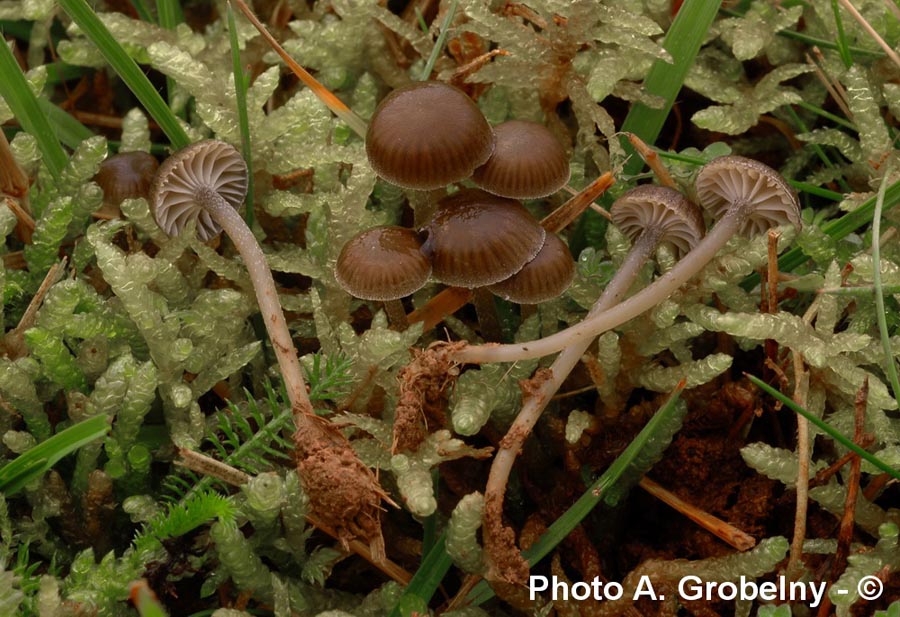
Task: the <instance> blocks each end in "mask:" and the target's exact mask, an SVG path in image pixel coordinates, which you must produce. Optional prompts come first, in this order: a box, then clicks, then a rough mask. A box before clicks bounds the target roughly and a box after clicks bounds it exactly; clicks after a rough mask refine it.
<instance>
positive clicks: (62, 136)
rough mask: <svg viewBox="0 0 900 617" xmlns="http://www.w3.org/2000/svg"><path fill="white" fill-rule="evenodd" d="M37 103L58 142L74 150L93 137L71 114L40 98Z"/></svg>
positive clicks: (89, 130) (92, 133) (90, 131)
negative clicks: (54, 132)
mask: <svg viewBox="0 0 900 617" xmlns="http://www.w3.org/2000/svg"><path fill="white" fill-rule="evenodd" d="M37 102H38V105H40V107H41V110H42V111H43V112H44V114H45V115H46V116H47V119H48V120H49V121H50V123H51V124H52V125H53V127H54V129H55V131H56V135H57V137H59V140H60V141H61V142H62V143H64V144H65V145H66V146H68V147H69V148H72V149H73V150H74V149H75V147H76V146H78V144H80V143H81V142H82V141H84V140H85V139H87V138H88V137H93V136H94V132H93V131H92V130H91V129H89V128H88V127H86V126H85V125H83V124H82V123H81V122H79V121H78V120H77V119H76V118H75V117H73V116H72V114H70V113H68V112H66V111H65V110H63V109H60V108H59V107H57V106H56V105H54V104H53V103H51V102H50V101H48V100H46V99H43V98H40V99H38V100H37Z"/></svg>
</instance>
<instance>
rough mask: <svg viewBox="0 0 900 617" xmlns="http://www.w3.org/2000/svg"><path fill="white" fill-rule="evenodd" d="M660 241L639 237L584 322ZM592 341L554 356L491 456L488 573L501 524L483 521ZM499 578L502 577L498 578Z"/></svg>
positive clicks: (618, 291)
mask: <svg viewBox="0 0 900 617" xmlns="http://www.w3.org/2000/svg"><path fill="white" fill-rule="evenodd" d="M660 238H661V230H660V229H659V228H658V227H649V228H647V229H646V230H644V232H643V233H641V235H640V236H639V237H638V239H637V240H636V241H635V243H634V245H633V246H632V247H631V250H630V251H629V252H628V255H627V256H626V257H625V260H624V261H623V262H622V265H621V266H620V267H619V269H618V271H616V275H615V276H614V277H613V279H612V280H611V281H610V282H609V284H608V285H607V286H606V289H604V290H603V293H602V294H601V295H600V297H599V298H597V301H596V302H595V303H594V306H592V307H591V310H590V312H589V313H588V318H590V317H591V316H593V315H596V314H598V313H601V312H603V311H605V310H607V309H608V308H610V307H612V306H614V305H615V304H617V303H618V302H619V301H620V300H621V299H622V297H623V296H624V295H625V294H626V293H627V292H628V290H629V289H630V288H631V286H632V285H633V284H634V281H635V279H636V278H637V275H638V273H639V272H640V271H641V268H643V266H644V264H645V263H647V260H648V259H649V258H650V256H651V255H652V254H653V252H654V251H655V250H656V247H657V246H658V245H659V240H660ZM593 341H594V337H592V336H590V337H589V336H586V337H583V338H581V339H579V340H578V341H576V342H575V343H573V344H571V345H570V346H568V347H566V348H565V349H563V350H562V353H561V354H559V356H557V358H556V360H554V361H553V364H552V365H551V366H550V376H549V378H547V379H546V380H544V381H539V386H538V387H537V389H536V390H534V391H533V392H531V391H529V396H528V398H526V399H525V400H524V402H523V404H522V410H521V411H520V412H519V415H517V416H516V419H515V420H514V421H513V423H512V426H510V427H509V430H508V431H507V432H506V437H505V438H504V439H503V440H502V441H501V442H500V447H499V449H498V450H497V454H495V455H494V461H493V463H491V470H490V473H489V474H488V480H487V484H486V486H485V489H484V499H485V503H486V504H487V503H494V504H497V505H496V507H492V508H487V507H485V509H484V516H485V519H486V520H485V522H484V524H483V525H482V529H483V530H484V531H483V533H484V545H485V548H486V549H487V550H486V556H487V558H488V563H489V564H490V567H491V568H492V569H494V568H495V567H496V564H493V563H491V554H492V553H493V551H492V550H491V546H492V545H493V544H494V543H495V542H497V541H502V538H494V534H493V533H491V532H492V531H494V530H497V529H502V522H501V521H495V522H493V523H492V524H489V523H488V520H487V518H488V517H489V516H493V515H495V514H502V512H503V500H504V496H505V493H506V486H507V483H508V482H509V474H510V473H511V472H512V467H513V464H514V463H515V460H516V457H517V456H518V454H519V452H520V451H521V449H522V446H523V445H524V444H525V440H526V439H527V438H528V436H529V435H530V434H531V429H533V428H534V425H535V424H536V423H537V421H538V418H540V417H541V413H543V411H544V409H545V408H546V407H547V404H548V403H549V402H550V399H551V398H552V397H553V395H554V394H555V393H556V391H557V390H559V387H560V386H561V385H562V383H563V381H565V380H566V377H568V375H569V373H571V372H572V369H573V368H575V365H576V364H578V361H579V360H580V359H581V357H582V356H583V355H584V352H585V351H587V348H588V347H590V345H591V343H592V342H593ZM497 574H500V573H497ZM500 576H501V577H503V575H502V574H500Z"/></svg>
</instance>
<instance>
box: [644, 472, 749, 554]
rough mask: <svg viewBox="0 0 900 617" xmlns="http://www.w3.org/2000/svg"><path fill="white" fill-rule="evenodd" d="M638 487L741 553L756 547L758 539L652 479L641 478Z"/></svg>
mask: <svg viewBox="0 0 900 617" xmlns="http://www.w3.org/2000/svg"><path fill="white" fill-rule="evenodd" d="M638 486H640V487H641V488H642V489H644V490H645V491H647V492H648V493H650V494H651V495H653V496H654V497H656V498H657V499H659V500H660V501H661V502H663V503H664V504H666V505H668V506H670V507H671V508H673V509H675V510H677V511H678V512H680V513H681V514H683V515H684V516H685V517H687V518H689V519H690V520H692V521H694V522H695V523H697V524H698V525H699V526H700V527H702V528H703V529H705V530H707V531H708V532H710V533H711V534H713V535H714V536H716V537H717V538H719V539H720V540H723V541H724V542H726V543H727V544H728V545H729V546H732V547H734V548H736V549H737V550H739V551H746V550H749V549H751V548H753V547H754V546H756V538H754V537H753V536H751V535H750V534H748V533H745V532H743V531H741V530H740V529H738V528H737V527H735V526H733V525H731V524H729V523H727V522H725V521H723V520H722V519H720V518H718V517H716V516H713V515H712V514H710V513H709V512H706V511H705V510H701V509H700V508H698V507H697V506H694V505H692V504H689V503H688V502H686V501H684V500H683V499H681V498H680V497H679V496H678V495H676V494H675V493H673V492H671V491H669V490H667V489H665V488H664V487H662V486H660V485H659V484H657V483H656V482H654V481H653V480H651V479H650V478H647V477H646V476H645V477H643V478H641V480H640V482H638Z"/></svg>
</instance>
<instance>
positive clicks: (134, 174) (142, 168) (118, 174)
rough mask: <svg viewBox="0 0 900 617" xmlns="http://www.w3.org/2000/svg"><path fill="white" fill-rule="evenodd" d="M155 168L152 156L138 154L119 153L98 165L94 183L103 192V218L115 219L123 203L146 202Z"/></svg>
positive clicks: (136, 152)
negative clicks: (139, 200)
mask: <svg viewBox="0 0 900 617" xmlns="http://www.w3.org/2000/svg"><path fill="white" fill-rule="evenodd" d="M158 168H159V162H158V161H157V160H156V157H155V156H153V155H152V154H148V153H147V152H140V151H135V152H119V153H118V154H114V155H112V156H110V157H109V158H107V159H106V160H105V161H103V162H102V163H100V169H99V170H98V171H97V174H96V175H95V176H94V182H96V183H97V185H98V186H99V187H100V188H101V189H102V190H103V206H104V210H106V213H105V214H106V215H107V216H108V217H110V218H112V217H114V216H116V215H117V214H118V208H119V205H120V204H121V203H122V202H123V201H125V200H126V199H135V198H138V197H144V198H146V197H147V195H148V193H149V192H150V184H151V182H153V175H154V174H155V173H156V170H157V169H158Z"/></svg>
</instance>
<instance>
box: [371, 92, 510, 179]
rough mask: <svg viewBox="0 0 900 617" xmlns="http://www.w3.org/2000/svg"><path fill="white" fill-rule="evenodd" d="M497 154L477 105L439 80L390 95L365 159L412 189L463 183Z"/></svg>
mask: <svg viewBox="0 0 900 617" xmlns="http://www.w3.org/2000/svg"><path fill="white" fill-rule="evenodd" d="M493 150H494V133H493V131H492V130H491V127H490V125H489V124H488V123H487V120H485V118H484V115H482V113H481V110H479V109H478V106H477V105H475V103H473V102H472V99H470V98H469V97H468V96H466V94H465V93H464V92H463V91H462V90H460V89H458V88H454V87H453V86H450V85H447V84H444V83H441V82H437V81H422V82H416V83H413V84H410V85H408V86H405V87H403V88H398V89H396V90H394V91H393V92H391V93H390V94H388V95H387V96H386V97H385V98H384V99H383V100H382V101H381V103H380V104H379V105H378V107H377V108H376V109H375V113H374V114H373V115H372V119H371V121H370V122H369V129H368V131H367V132H366V154H367V155H368V157H369V163H370V164H371V165H372V169H374V170H375V173H377V174H378V175H379V176H381V177H382V178H384V179H385V180H387V181H388V182H392V183H394V184H396V185H398V186H402V187H405V188H410V189H419V190H431V189H437V188H441V187H443V186H446V185H448V184H450V183H453V182H459V181H460V180H464V179H466V178H468V177H469V176H471V175H472V172H473V171H474V170H475V168H476V167H478V166H479V165H481V164H482V163H484V162H485V161H486V160H488V157H490V155H491V152H493Z"/></svg>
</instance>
